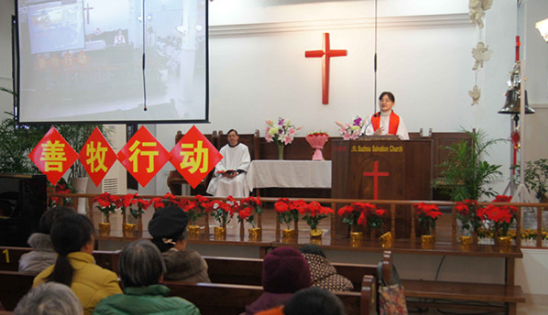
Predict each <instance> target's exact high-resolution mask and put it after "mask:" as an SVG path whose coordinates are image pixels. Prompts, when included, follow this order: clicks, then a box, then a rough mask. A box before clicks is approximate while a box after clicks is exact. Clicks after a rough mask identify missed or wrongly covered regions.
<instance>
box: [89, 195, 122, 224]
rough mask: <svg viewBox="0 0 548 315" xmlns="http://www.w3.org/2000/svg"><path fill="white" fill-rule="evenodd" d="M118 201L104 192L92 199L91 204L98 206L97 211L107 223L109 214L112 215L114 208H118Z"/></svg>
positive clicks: (115, 197) (117, 198)
mask: <svg viewBox="0 0 548 315" xmlns="http://www.w3.org/2000/svg"><path fill="white" fill-rule="evenodd" d="M120 201H121V199H120V197H118V196H114V195H111V194H110V193H108V192H104V193H102V194H100V195H99V196H97V197H94V198H93V202H95V203H97V204H98V205H97V209H99V211H101V213H103V215H104V216H105V218H106V220H107V221H108V218H109V216H110V214H111V213H114V212H115V211H116V208H118V207H119V206H120Z"/></svg>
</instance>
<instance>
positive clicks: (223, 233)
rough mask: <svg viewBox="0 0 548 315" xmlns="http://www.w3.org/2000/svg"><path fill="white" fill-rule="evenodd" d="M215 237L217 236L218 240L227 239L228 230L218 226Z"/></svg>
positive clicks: (214, 232) (214, 233) (214, 231)
mask: <svg viewBox="0 0 548 315" xmlns="http://www.w3.org/2000/svg"><path fill="white" fill-rule="evenodd" d="M213 235H214V236H215V239H216V240H224V239H226V228H224V227H218V226H216V227H215V229H214V230H213Z"/></svg>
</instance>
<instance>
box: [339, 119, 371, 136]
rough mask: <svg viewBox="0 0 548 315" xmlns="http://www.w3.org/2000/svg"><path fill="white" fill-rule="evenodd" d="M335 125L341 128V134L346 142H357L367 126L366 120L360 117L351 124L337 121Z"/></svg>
mask: <svg viewBox="0 0 548 315" xmlns="http://www.w3.org/2000/svg"><path fill="white" fill-rule="evenodd" d="M335 124H337V126H339V127H340V129H339V134H340V135H341V136H342V137H343V139H344V140H355V139H358V137H359V136H360V133H361V130H362V128H363V125H364V124H365V120H363V119H362V118H361V117H359V116H356V118H355V119H354V121H352V123H351V124H349V123H344V124H343V123H340V122H338V121H336V122H335Z"/></svg>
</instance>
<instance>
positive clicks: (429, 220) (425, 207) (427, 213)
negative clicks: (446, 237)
mask: <svg viewBox="0 0 548 315" xmlns="http://www.w3.org/2000/svg"><path fill="white" fill-rule="evenodd" d="M413 207H415V209H417V218H418V220H419V225H420V226H421V227H422V228H423V229H424V232H425V234H426V235H431V234H430V233H431V232H432V230H431V229H432V228H434V227H435V226H436V220H437V219H438V217H440V216H441V215H442V213H441V212H440V209H439V208H438V206H437V205H434V204H425V203H424V202H421V203H417V204H414V205H413Z"/></svg>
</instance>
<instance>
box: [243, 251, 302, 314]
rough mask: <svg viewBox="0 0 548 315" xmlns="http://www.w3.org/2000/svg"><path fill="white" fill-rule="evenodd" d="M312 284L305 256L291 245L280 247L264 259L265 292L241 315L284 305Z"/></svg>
mask: <svg viewBox="0 0 548 315" xmlns="http://www.w3.org/2000/svg"><path fill="white" fill-rule="evenodd" d="M311 284H312V279H311V278H310V269H309V267H308V263H307V262H306V259H304V256H303V255H302V254H301V253H300V252H299V251H298V250H296V249H294V248H291V247H278V248H276V249H274V250H273V251H271V252H270V253H268V254H267V255H266V256H265V258H264V261H263V290H264V293H263V294H262V295H261V296H260V297H259V298H258V299H257V300H256V301H255V302H253V303H251V304H250V305H248V306H246V308H245V312H244V313H242V314H241V315H251V314H255V313H257V312H260V311H264V310H267V309H270V308H273V307H277V306H281V305H284V304H285V303H286V302H287V301H288V300H289V299H290V298H291V296H293V294H294V293H295V292H297V291H299V290H300V289H304V288H308V287H310V285H311Z"/></svg>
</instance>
